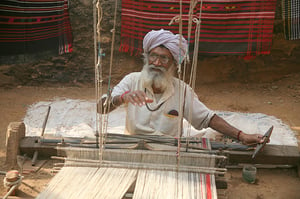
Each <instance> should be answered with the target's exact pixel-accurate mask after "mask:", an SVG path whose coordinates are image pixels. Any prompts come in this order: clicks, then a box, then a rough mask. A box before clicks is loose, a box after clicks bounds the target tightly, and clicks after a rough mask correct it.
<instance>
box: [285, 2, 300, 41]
mask: <svg viewBox="0 0 300 199" xmlns="http://www.w3.org/2000/svg"><path fill="white" fill-rule="evenodd" d="M282 18H283V22H284V23H283V24H284V36H285V39H288V40H295V39H300V0H282Z"/></svg>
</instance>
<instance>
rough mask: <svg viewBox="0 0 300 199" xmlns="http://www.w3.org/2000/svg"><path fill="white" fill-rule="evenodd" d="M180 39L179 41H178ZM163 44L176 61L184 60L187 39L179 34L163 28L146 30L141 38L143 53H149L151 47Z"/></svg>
mask: <svg viewBox="0 0 300 199" xmlns="http://www.w3.org/2000/svg"><path fill="white" fill-rule="evenodd" d="M180 40H181V43H180ZM160 45H163V46H165V47H166V48H167V49H169V50H170V52H171V54H172V55H173V57H174V59H175V60H176V61H177V63H181V62H182V61H183V60H184V57H185V56H186V52H187V46H188V45H187V41H186V40H185V39H184V38H183V37H180V35H179V34H176V35H175V34H173V33H172V32H170V31H168V30H164V29H160V30H152V31H150V32H148V33H147V34H146V35H145V37H144V40H143V48H144V53H149V52H150V51H151V50H152V49H153V48H155V47H157V46H160Z"/></svg>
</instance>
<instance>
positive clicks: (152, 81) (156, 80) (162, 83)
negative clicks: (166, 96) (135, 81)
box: [141, 64, 174, 92]
mask: <svg viewBox="0 0 300 199" xmlns="http://www.w3.org/2000/svg"><path fill="white" fill-rule="evenodd" d="M152 68H155V69H159V70H160V71H155V70H152ZM173 68H174V67H172V66H171V67H170V68H169V69H168V70H166V69H165V68H164V67H156V66H154V65H148V64H145V65H144V67H143V70H142V73H141V78H142V82H143V86H144V87H145V88H146V87H151V88H152V86H153V87H155V88H157V89H160V90H161V91H162V92H164V91H166V90H167V89H169V88H170V86H171V84H172V83H171V82H172V78H173V72H174V69H173Z"/></svg>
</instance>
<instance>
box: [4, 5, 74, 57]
mask: <svg viewBox="0 0 300 199" xmlns="http://www.w3.org/2000/svg"><path fill="white" fill-rule="evenodd" d="M0 13H1V14H0V26H1V28H0V45H1V47H0V53H1V55H14V54H24V53H35V52H41V51H49V50H51V51H52V50H53V51H56V52H58V53H59V54H63V53H68V52H72V32H71V25H70V20H69V14H68V0H1V2H0Z"/></svg>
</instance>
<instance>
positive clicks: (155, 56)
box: [148, 46, 174, 71]
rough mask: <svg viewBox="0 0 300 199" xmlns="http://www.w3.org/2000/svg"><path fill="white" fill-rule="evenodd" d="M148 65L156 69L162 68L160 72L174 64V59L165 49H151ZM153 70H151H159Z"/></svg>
mask: <svg viewBox="0 0 300 199" xmlns="http://www.w3.org/2000/svg"><path fill="white" fill-rule="evenodd" d="M148 62H149V65H154V66H155V67H157V68H159V69H160V68H163V69H162V70H165V71H166V70H168V69H169V68H170V66H172V65H173V64H174V59H173V56H172V54H171V52H170V51H169V50H168V49H167V48H165V47H161V46H158V47H156V48H153V49H152V50H151V51H150V52H149V55H148ZM159 69H155V68H153V70H159Z"/></svg>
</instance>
